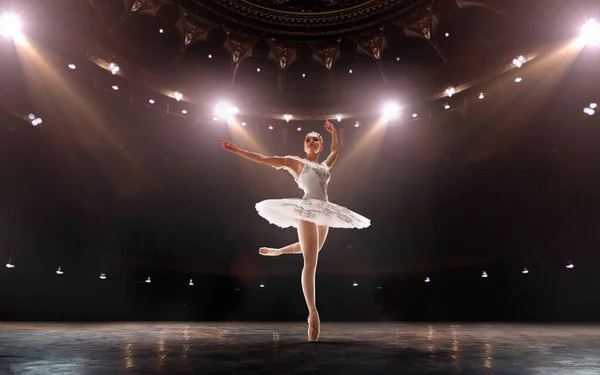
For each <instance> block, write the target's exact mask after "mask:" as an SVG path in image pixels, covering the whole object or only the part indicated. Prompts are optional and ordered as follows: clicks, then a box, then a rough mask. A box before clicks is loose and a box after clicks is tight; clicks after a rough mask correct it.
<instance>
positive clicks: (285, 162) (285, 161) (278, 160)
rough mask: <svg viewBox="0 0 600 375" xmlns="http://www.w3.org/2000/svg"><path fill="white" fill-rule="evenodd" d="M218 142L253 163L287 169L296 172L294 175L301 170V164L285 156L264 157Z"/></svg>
mask: <svg viewBox="0 0 600 375" xmlns="http://www.w3.org/2000/svg"><path fill="white" fill-rule="evenodd" d="M220 142H221V145H223V148H224V149H225V150H227V151H229V152H233V153H234V154H237V155H240V156H242V157H244V158H246V159H248V160H252V161H253V162H255V163H260V164H265V165H269V166H271V167H276V168H279V167H288V168H291V169H293V170H294V171H296V173H299V171H300V170H302V164H301V163H300V162H299V161H298V160H295V159H293V158H288V157H285V156H265V155H262V154H259V153H257V152H251V151H246V150H242V149H241V148H238V147H237V146H236V145H234V144H233V143H230V142H226V141H223V140H221V141H220Z"/></svg>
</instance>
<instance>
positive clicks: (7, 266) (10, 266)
mask: <svg viewBox="0 0 600 375" xmlns="http://www.w3.org/2000/svg"><path fill="white" fill-rule="evenodd" d="M6 268H15V265H14V264H12V258H8V263H6Z"/></svg>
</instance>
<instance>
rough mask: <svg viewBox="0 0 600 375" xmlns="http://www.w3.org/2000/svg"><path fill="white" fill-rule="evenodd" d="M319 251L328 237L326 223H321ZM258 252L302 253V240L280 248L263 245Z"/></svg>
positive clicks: (266, 254) (277, 253)
mask: <svg viewBox="0 0 600 375" xmlns="http://www.w3.org/2000/svg"><path fill="white" fill-rule="evenodd" d="M318 230H319V251H321V249H322V248H323V245H324V244H325V240H326V239H327V234H328V233H329V227H328V226H325V225H319V226H318ZM258 252H259V253H260V254H261V255H265V256H278V255H282V254H302V249H301V248H300V242H296V243H293V244H291V245H287V246H284V247H281V248H279V249H273V248H270V247H261V248H260V249H259V250H258Z"/></svg>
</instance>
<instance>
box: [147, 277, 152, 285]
mask: <svg viewBox="0 0 600 375" xmlns="http://www.w3.org/2000/svg"><path fill="white" fill-rule="evenodd" d="M151 282H152V279H151V278H150V276H148V278H147V279H146V284H150V283H151Z"/></svg>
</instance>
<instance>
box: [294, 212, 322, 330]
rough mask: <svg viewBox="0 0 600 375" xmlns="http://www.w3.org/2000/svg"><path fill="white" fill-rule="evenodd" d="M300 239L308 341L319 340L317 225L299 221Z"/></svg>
mask: <svg viewBox="0 0 600 375" xmlns="http://www.w3.org/2000/svg"><path fill="white" fill-rule="evenodd" d="M298 239H299V240H300V241H299V242H300V248H301V249H302V255H303V257H304V267H303V268H302V292H303V293H304V299H305V300H306V307H308V340H309V341H317V340H318V339H319V325H320V322H319V313H318V312H317V303H316V296H315V276H316V272H317V259H318V258H319V231H318V230H317V225H316V224H315V223H312V222H310V221H303V220H299V221H298Z"/></svg>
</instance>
